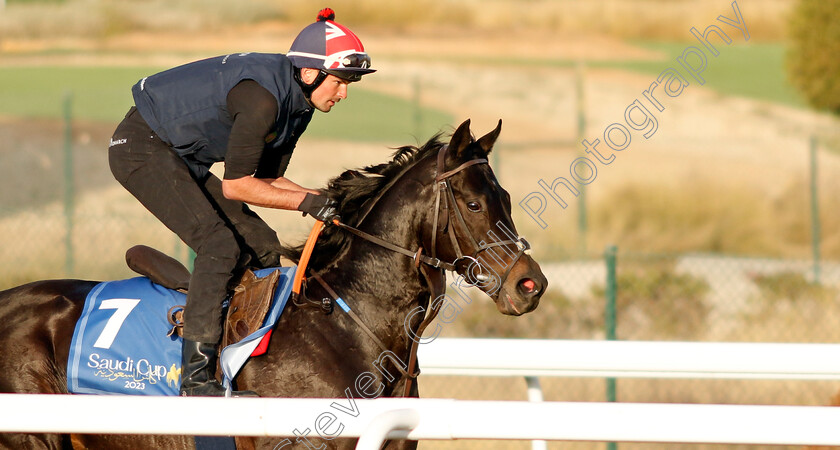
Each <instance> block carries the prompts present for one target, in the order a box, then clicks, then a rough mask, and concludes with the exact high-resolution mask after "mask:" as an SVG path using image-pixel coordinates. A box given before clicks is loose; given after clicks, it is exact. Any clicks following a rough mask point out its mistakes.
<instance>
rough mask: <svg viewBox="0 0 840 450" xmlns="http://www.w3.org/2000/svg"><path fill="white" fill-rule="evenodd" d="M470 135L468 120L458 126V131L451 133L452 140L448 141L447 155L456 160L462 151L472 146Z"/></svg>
mask: <svg viewBox="0 0 840 450" xmlns="http://www.w3.org/2000/svg"><path fill="white" fill-rule="evenodd" d="M472 141H473V139H472V134H471V133H470V119H467V120H465V121H464V123H462V124H461V125H459V126H458V129H457V130H455V132H454V133H452V139H450V140H449V152H448V153H449V155H451V156H453V157H455V158H458V157H460V156H461V153H463V151H464V149H466V148H467V147H469V145H470V144H472Z"/></svg>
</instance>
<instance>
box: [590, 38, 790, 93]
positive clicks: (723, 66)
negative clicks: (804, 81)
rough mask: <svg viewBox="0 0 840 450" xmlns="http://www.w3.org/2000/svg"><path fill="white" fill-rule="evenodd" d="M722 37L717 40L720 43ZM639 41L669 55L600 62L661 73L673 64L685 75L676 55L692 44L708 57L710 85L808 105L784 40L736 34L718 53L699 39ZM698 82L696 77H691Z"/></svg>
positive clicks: (708, 83)
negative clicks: (750, 39)
mask: <svg viewBox="0 0 840 450" xmlns="http://www.w3.org/2000/svg"><path fill="white" fill-rule="evenodd" d="M718 42H719V41H714V40H713V43H715V44H717V43H718ZM635 44H636V45H639V46H641V47H645V48H649V49H651V50H656V51H659V52H662V53H663V54H665V55H666V57H665V58H664V59H662V60H659V61H620V62H610V63H605V64H598V65H600V66H607V67H619V68H625V69H629V70H633V71H638V72H644V73H650V74H652V75H659V74H660V73H661V72H662V71H663V70H665V69H667V68H668V67H673V68H675V69H677V70H679V71H680V72H681V73H682V74H684V75H685V73H686V71H685V69H683V67H682V66H681V65H680V64H679V63H678V62H677V60H676V58H677V57H678V56H680V55H682V53H683V51H684V50H685V49H686V48H688V47H689V46H694V47H698V48H700V49H701V50H702V51H703V52H704V53H705V54H706V57H707V59H708V60H707V65H706V70H705V71H704V72H703V73H702V76H703V78H704V79H705V80H706V84H705V86H706V87H709V88H712V89H715V90H717V91H718V92H720V93H722V94H726V95H739V96H744V97H749V98H754V99H759V100H768V101H772V102H777V103H783V104H786V105H792V106H798V107H804V106H806V105H805V101H804V99H803V98H802V97H801V96H800V95H799V94H798V93H797V92H796V90H795V89H794V87H793V86H792V85H791V84H790V83H789V82H788V80H787V79H786V76H785V67H784V58H785V46H784V45H783V44H780V43H760V44H748V43H744V42H743V41H740V42H739V41H738V40H737V39H736V38H733V40H732V43H731V44H730V45H725V44H723V43H720V44H718V45H715V47H716V48H717V49H718V51H719V52H720V54H719V55H718V56H717V57H714V56H711V53H709V51H708V50H707V49H706V48H705V47H703V46H702V45H701V44H700V43H699V42H697V41H692V42H651V41H645V42H636V43H635ZM687 79H688V81H689V82H690V83H692V84H693V85H695V86H696V81H695V80H694V79H693V78H691V77H687Z"/></svg>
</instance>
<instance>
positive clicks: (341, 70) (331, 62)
mask: <svg viewBox="0 0 840 450" xmlns="http://www.w3.org/2000/svg"><path fill="white" fill-rule="evenodd" d="M334 20H335V11H333V10H332V9H330V8H324V9H322V10H321V11H320V12H319V13H318V17H317V21H316V22H315V23H313V24H310V25H308V26H307V27H306V28H304V29H303V30H302V31H301V32H300V33H299V34H298V35H297V37H296V38H295V40H294V42H292V47H291V48H290V49H289V52H288V53H286V56H287V57H288V58H289V59H290V60H291V61H292V64H294V65H295V66H296V67H298V68H304V67H309V68H314V69H319V70H322V71H324V72H326V73H329V74H331V75H335V76H337V77H339V78H342V79H345V80H348V81H359V80H361V79H362V75H364V74H367V73H371V72H376V71H375V70H374V69H371V68H370V56H368V54H367V53H366V52H365V47H364V45H362V41H361V40H359V37H358V36H356V34H355V33H353V32H352V31H350V29H348V28H347V27H345V26H343V25H340V24H338V23H336V22H335V21H334Z"/></svg>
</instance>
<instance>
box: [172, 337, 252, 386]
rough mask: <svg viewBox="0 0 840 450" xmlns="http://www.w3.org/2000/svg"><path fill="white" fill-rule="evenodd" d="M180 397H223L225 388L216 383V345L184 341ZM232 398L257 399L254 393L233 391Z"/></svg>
mask: <svg viewBox="0 0 840 450" xmlns="http://www.w3.org/2000/svg"><path fill="white" fill-rule="evenodd" d="M181 358H182V359H181V391H180V393H181V395H182V396H189V397H224V396H225V388H224V387H223V386H222V384H221V383H219V382H218V381H216V376H215V373H216V345H215V344H211V343H206V342H195V341H191V340H189V339H184V347H183V354H182V357H181ZM231 395H232V396H233V397H259V395H257V393H256V392H254V391H233V392H231Z"/></svg>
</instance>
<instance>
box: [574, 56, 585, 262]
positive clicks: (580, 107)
mask: <svg viewBox="0 0 840 450" xmlns="http://www.w3.org/2000/svg"><path fill="white" fill-rule="evenodd" d="M583 70H584V63H583V61H578V63H577V65H576V66H575V92H576V93H577V142H578V143H581V142H583V139H584V133H586V107H585V99H584V89H583ZM579 190H580V195H579V196H578V234H579V237H578V252H579V255H580V256H581V257H584V256H585V255H586V234H587V228H588V224H587V220H586V186H583V185H581V186H579Z"/></svg>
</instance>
